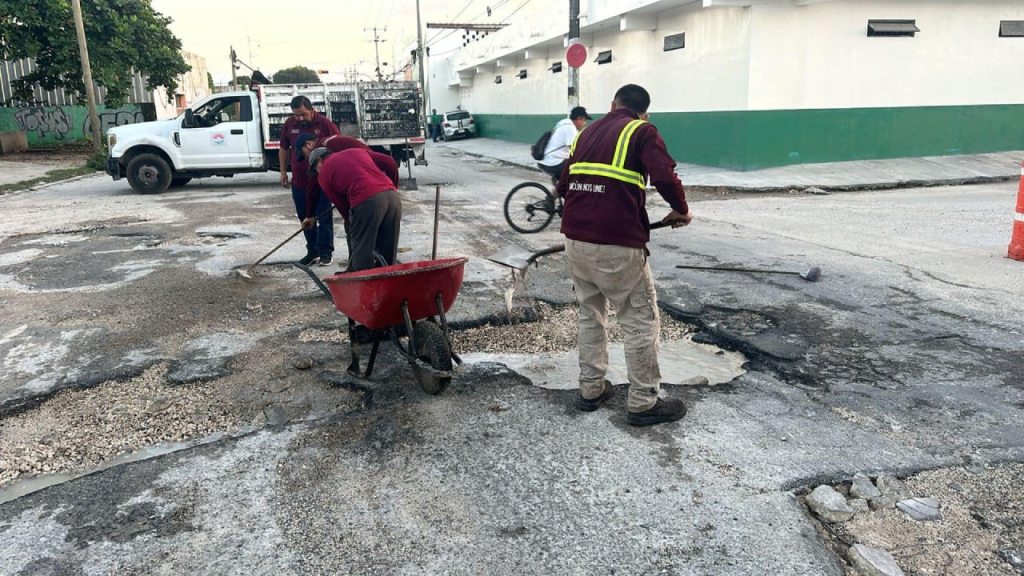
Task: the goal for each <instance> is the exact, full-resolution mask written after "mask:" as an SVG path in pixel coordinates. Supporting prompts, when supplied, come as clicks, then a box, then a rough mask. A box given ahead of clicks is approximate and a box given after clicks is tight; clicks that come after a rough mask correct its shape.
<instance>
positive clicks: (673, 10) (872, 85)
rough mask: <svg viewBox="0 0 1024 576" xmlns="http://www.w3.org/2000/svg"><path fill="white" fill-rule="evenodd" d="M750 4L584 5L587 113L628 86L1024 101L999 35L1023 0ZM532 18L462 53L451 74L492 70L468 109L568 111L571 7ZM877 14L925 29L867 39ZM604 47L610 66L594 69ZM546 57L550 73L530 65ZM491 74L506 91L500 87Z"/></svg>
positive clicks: (746, 102)
mask: <svg viewBox="0 0 1024 576" xmlns="http://www.w3.org/2000/svg"><path fill="white" fill-rule="evenodd" d="M751 4H753V5H751V6H713V7H710V8H704V7H703V5H702V3H701V2H694V1H686V0H679V1H664V0H663V1H661V2H658V1H652V0H590V1H589V2H588V1H587V0H583V2H582V5H583V7H582V12H583V13H582V17H583V19H582V24H583V34H582V38H581V40H582V41H583V43H584V44H585V45H586V46H587V49H588V54H589V56H588V62H587V63H586V64H585V65H584V66H583V68H582V69H581V90H580V102H581V104H582V105H584V106H587V107H588V108H590V109H593V110H594V111H604V110H606V109H607V107H608V102H609V101H610V99H611V95H612V94H613V93H614V91H615V89H616V88H618V87H619V86H621V85H622V84H624V83H627V82H635V83H638V84H641V85H643V86H645V87H646V88H647V89H648V90H649V91H650V92H651V95H652V99H653V104H652V110H653V111H655V112H694V111H722V110H775V109H807V108H810V109H814V108H862V107H901V106H938V105H982V104H1015V103H1024V74H1021V73H1019V71H1020V70H1021V69H1022V68H1021V67H1022V65H1024V64H1022V63H1024V39H1020V38H999V37H998V29H999V21H1000V20H1024V0H972V1H963V0H900V1H898V2H893V1H885V0H825V1H822V2H814V3H810V4H806V5H798V4H797V3H795V2H792V1H790V0H774V1H773V2H768V1H763V0H762V1H760V2H751ZM528 7H529V6H528ZM636 9H641V11H646V12H648V13H650V12H653V13H656V14H657V30H656V31H628V32H620V31H619V15H621V14H627V18H628V14H629V13H630V11H631V10H636ZM535 11H536V12H537V13H536V14H532V13H531V14H530V15H528V17H525V18H523V19H516V20H515V22H514V24H513V25H512V26H510V27H508V28H506V29H504V30H502V31H500V32H497V33H494V34H492V35H490V36H488V37H487V38H485V39H483V40H481V41H479V42H475V43H473V44H471V45H469V46H467V47H466V48H464V49H462V50H460V51H458V52H457V53H456V54H455V55H453V56H454V57H453V58H452V65H451V70H452V71H453V72H456V73H457V72H459V71H461V72H462V73H463V74H466V73H473V72H475V71H477V70H483V72H479V73H476V75H475V77H474V79H473V85H472V87H469V88H467V87H463V88H461V90H460V97H459V100H460V102H461V103H462V105H463V107H464V108H467V109H470V110H472V111H476V112H479V113H504V114H555V113H559V114H560V113H564V112H565V108H566V100H567V99H566V95H565V94H566V86H567V79H566V74H565V73H564V72H563V73H562V74H551V73H550V72H547V71H545V68H547V67H548V66H549V65H550V63H551V62H552V61H563V63H564V44H563V38H564V35H565V30H566V26H567V22H566V21H565V20H567V18H568V14H567V10H564V9H563V7H562V6H561V3H559V4H558V6H551V5H548V4H545V5H544V6H543V7H542V8H535ZM542 16H543V17H542ZM875 18H877V19H884V18H892V19H915V20H916V21H917V25H918V27H919V28H921V32H920V33H918V34H917V36H916V37H914V38H879V37H868V36H867V35H866V29H867V22H868V20H869V19H875ZM679 32H685V33H686V47H685V48H684V49H682V50H675V51H671V52H664V51H663V50H662V43H663V39H664V37H665V36H666V35H668V34H675V33H679ZM538 45H540V46H541V48H540V49H538V48H537V47H536V46H538ZM608 49H610V50H612V52H613V62H612V63H610V64H605V65H601V66H598V65H597V64H595V63H594V62H593V60H594V58H595V57H596V55H597V53H598V52H599V51H601V50H608ZM538 51H540V52H543V53H544V54H545V57H544V62H543V65H541V63H540V62H538V61H534V60H533V59H532V58H531V59H529V60H526V59H524V53H531V54H534V53H537V52H538ZM498 57H500V60H501V62H502V66H501V67H500V69H497V70H496V69H495V59H496V58H498ZM524 67H525V68H527V69H528V71H529V72H528V74H529V77H528V78H527V80H519V79H518V78H516V77H515V73H516V72H518V70H520V69H522V68H524ZM1000 71H1003V72H1000ZM495 74H501V75H502V77H503V83H502V84H501V85H495V84H494V83H493V81H494V76H495Z"/></svg>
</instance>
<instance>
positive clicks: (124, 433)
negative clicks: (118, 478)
mask: <svg viewBox="0 0 1024 576" xmlns="http://www.w3.org/2000/svg"><path fill="white" fill-rule="evenodd" d="M230 395H231V391H230V390H229V389H227V387H220V386H218V387H210V386H203V385H176V386H171V385H169V384H168V382H167V367H166V365H159V366H155V367H153V368H150V369H148V370H146V371H145V372H144V373H142V374H141V375H140V376H138V377H136V378H133V379H131V380H128V381H123V382H118V381H112V382H107V383H105V384H101V385H99V386H97V387H95V388H90V389H88V390H65V391H63V392H60V393H58V394H55V395H54V396H53V397H51V398H50V399H48V400H47V401H46V402H45V403H43V404H41V405H39V406H38V407H36V408H33V409H30V410H27V411H25V412H22V413H20V414H17V415H15V416H11V417H8V418H6V419H4V420H2V421H0V486H3V485H5V484H8V483H11V482H13V481H15V480H17V479H19V478H23V477H28V476H33V475H38V474H54V473H67V472H70V471H73V470H79V469H82V468H87V467H91V466H96V465H98V464H100V463H102V462H105V461H108V460H110V459H111V458H113V457H115V456H117V455H118V454H122V453H125V452H128V451H133V450H137V449H139V448H142V447H145V446H152V445H154V444H161V443H167V442H181V441H184V440H189V439H193V438H197V437H202V436H206V435H209V434H212V433H214V432H219V431H225V430H230V429H235V428H237V427H239V426H240V425H242V424H244V423H246V422H252V421H253V420H254V419H255V417H256V416H257V414H256V411H255V408H254V407H252V406H245V405H242V404H239V403H237V402H232V401H231V400H230Z"/></svg>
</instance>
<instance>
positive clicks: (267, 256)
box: [246, 228, 303, 272]
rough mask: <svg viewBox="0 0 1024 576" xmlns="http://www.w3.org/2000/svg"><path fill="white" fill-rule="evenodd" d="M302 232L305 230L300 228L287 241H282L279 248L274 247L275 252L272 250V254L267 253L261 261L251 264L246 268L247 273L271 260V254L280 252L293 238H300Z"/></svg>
mask: <svg viewBox="0 0 1024 576" xmlns="http://www.w3.org/2000/svg"><path fill="white" fill-rule="evenodd" d="M302 230H303V228H299V229H298V230H296V231H295V232H292V235H291V236H289V237H287V238H285V239H284V240H283V241H282V242H281V243H280V244H278V245H277V246H274V249H273V250H271V251H270V252H267V253H266V254H264V255H263V257H262V258H260V259H259V260H257V261H255V262H253V263H252V264H250V265H249V267H248V268H246V271H247V272H251V271H252V269H253V268H255V267H256V266H258V265H259V263H260V262H263V261H264V260H266V259H267V258H270V255H271V254H273V253H274V252H277V251H278V250H280V249H281V247H282V246H284V245H285V244H287V243H288V242H290V241H291V239H292V238H295V237H296V236H298V235H299V234H301V233H302Z"/></svg>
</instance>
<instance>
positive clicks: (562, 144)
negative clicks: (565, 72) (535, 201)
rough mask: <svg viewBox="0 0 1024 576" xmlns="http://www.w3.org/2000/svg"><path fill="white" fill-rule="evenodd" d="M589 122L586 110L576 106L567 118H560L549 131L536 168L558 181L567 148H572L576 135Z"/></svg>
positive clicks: (567, 153)
mask: <svg viewBox="0 0 1024 576" xmlns="http://www.w3.org/2000/svg"><path fill="white" fill-rule="evenodd" d="M587 120H591V117H590V115H589V114H587V109H586V108H584V107H583V106H577V107H575V108H573V109H572V110H571V111H570V112H569V117H568V118H562V119H561V120H559V121H558V124H555V127H554V128H553V129H552V130H551V139H550V140H548V145H547V146H545V147H544V158H543V159H542V160H541V161H540V162H538V163H537V167H538V168H540V169H541V170H543V171H544V172H545V173H546V174H548V175H549V176H551V178H552V179H553V180H556V181H557V180H558V179H559V177H561V176H562V170H563V169H564V168H565V163H566V162H567V161H568V160H569V147H570V146H572V142H573V140H575V139H576V134H577V133H578V132H579V131H580V130H583V127H584V126H586V125H587Z"/></svg>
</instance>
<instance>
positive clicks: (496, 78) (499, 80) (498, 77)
mask: <svg viewBox="0 0 1024 576" xmlns="http://www.w3.org/2000/svg"><path fill="white" fill-rule="evenodd" d="M494 83H495V84H501V76H500V75H499V76H495V77H494Z"/></svg>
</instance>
